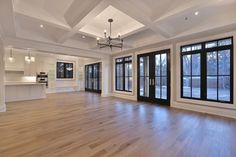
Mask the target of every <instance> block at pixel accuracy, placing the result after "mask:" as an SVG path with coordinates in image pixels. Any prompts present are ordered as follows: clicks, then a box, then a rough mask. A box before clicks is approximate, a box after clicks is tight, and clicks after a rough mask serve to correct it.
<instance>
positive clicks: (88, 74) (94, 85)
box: [85, 63, 101, 93]
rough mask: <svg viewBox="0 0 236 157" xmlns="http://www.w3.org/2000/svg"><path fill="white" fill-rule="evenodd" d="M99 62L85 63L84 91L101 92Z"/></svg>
mask: <svg viewBox="0 0 236 157" xmlns="http://www.w3.org/2000/svg"><path fill="white" fill-rule="evenodd" d="M100 68H101V66H100V63H95V64H89V65H85V91H90V92H96V93H101V69H100Z"/></svg>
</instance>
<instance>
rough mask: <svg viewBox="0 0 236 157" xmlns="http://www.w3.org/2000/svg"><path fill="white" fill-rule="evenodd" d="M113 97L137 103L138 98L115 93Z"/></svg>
mask: <svg viewBox="0 0 236 157" xmlns="http://www.w3.org/2000/svg"><path fill="white" fill-rule="evenodd" d="M112 96H114V97H117V98H121V99H127V100H133V101H137V98H136V97H135V96H134V95H128V94H119V93H113V94H112Z"/></svg>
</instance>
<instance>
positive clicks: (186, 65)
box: [183, 55, 191, 75]
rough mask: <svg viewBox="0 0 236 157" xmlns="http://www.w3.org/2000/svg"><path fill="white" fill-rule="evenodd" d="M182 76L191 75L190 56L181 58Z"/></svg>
mask: <svg viewBox="0 0 236 157" xmlns="http://www.w3.org/2000/svg"><path fill="white" fill-rule="evenodd" d="M183 74H184V75H191V55H184V56H183Z"/></svg>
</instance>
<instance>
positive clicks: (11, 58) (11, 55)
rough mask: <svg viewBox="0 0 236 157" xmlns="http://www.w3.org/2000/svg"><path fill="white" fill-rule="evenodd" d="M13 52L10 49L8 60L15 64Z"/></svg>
mask: <svg viewBox="0 0 236 157" xmlns="http://www.w3.org/2000/svg"><path fill="white" fill-rule="evenodd" d="M12 51H13V48H10V56H9V58H8V60H9V61H10V62H13V61H14V57H13V54H12Z"/></svg>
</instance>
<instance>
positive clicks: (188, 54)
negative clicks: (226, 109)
mask: <svg viewBox="0 0 236 157" xmlns="http://www.w3.org/2000/svg"><path fill="white" fill-rule="evenodd" d="M181 86H182V87H181V97H182V98H191V99H200V100H209V101H217V102H227V103H233V38H225V39H219V40H214V41H208V42H202V43H198V44H192V45H186V46H182V47H181Z"/></svg>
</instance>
